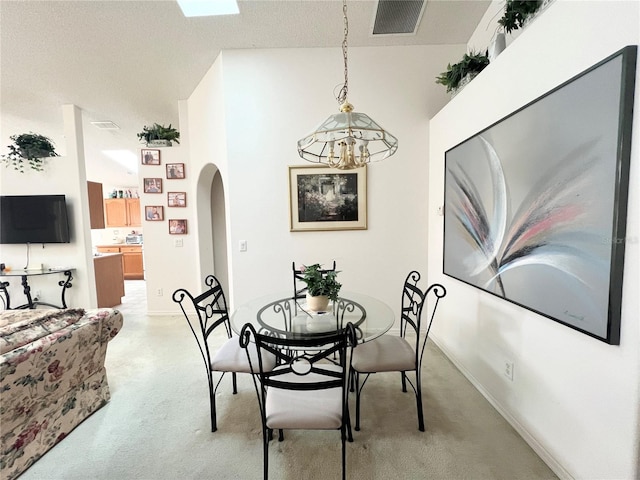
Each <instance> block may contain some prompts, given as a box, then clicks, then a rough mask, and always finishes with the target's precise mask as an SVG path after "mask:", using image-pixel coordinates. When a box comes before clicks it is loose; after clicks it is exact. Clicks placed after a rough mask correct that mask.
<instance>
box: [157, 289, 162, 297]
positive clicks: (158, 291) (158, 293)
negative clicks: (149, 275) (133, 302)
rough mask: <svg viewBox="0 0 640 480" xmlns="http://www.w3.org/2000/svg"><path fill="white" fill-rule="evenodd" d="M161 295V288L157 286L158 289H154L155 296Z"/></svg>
mask: <svg viewBox="0 0 640 480" xmlns="http://www.w3.org/2000/svg"><path fill="white" fill-rule="evenodd" d="M162 295H163V292H162V289H161V288H158V289H157V290H156V296H157V297H161V296H162Z"/></svg>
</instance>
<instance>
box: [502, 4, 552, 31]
mask: <svg viewBox="0 0 640 480" xmlns="http://www.w3.org/2000/svg"><path fill="white" fill-rule="evenodd" d="M541 6H542V0H507V1H506V3H505V6H504V14H503V15H502V18H500V20H498V24H500V25H501V26H502V27H503V28H504V30H505V31H506V32H507V33H511V32H512V31H513V30H518V28H522V27H523V26H524V24H525V23H526V20H527V19H528V18H530V17H531V16H532V15H533V14H534V13H536V12H537V11H538V10H539V9H540V7H541Z"/></svg>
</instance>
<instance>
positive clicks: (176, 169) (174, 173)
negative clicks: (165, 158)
mask: <svg viewBox="0 0 640 480" xmlns="http://www.w3.org/2000/svg"><path fill="white" fill-rule="evenodd" d="M167 178H169V179H182V178H184V163H167Z"/></svg>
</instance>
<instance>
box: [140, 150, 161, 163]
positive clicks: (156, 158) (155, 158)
mask: <svg viewBox="0 0 640 480" xmlns="http://www.w3.org/2000/svg"><path fill="white" fill-rule="evenodd" d="M140 158H141V159H142V164H143V165H160V150H152V149H148V148H143V149H142V150H140Z"/></svg>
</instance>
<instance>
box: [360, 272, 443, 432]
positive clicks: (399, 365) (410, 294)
mask: <svg viewBox="0 0 640 480" xmlns="http://www.w3.org/2000/svg"><path fill="white" fill-rule="evenodd" d="M419 281H420V274H419V273H418V272H416V271H412V272H411V273H409V275H408V276H407V278H406V280H405V282H404V287H403V289H402V312H401V315H400V336H397V335H391V334H386V335H382V336H381V337H378V338H376V339H374V340H371V341H369V342H365V343H361V344H359V345H358V346H357V347H356V348H354V350H353V361H352V368H353V372H354V375H355V390H356V426H355V428H356V430H360V397H361V394H362V389H363V388H364V386H365V384H366V382H367V380H368V379H369V376H370V375H371V374H372V373H380V372H400V375H401V379H402V391H403V392H406V391H407V382H408V383H409V385H411V387H412V388H413V391H414V393H415V395H416V403H417V409H418V429H419V430H420V431H421V432H424V415H423V413H422V381H421V368H422V358H423V356H424V351H425V346H426V344H427V338H428V336H429V330H430V329H431V324H432V322H433V318H434V316H435V313H436V309H437V307H438V302H439V301H440V299H441V298H442V297H444V296H445V295H446V293H447V291H446V290H445V288H444V287H443V286H442V285H440V284H437V283H435V284H433V285H431V286H430V287H429V288H428V289H427V290H426V291H423V290H421V289H420V287H419V286H418V282H419ZM430 293H433V301H432V302H431V304H430V305H429V306H430V307H431V308H430V314H429V315H428V316H427V317H426V321H423V320H422V313H423V308H424V307H425V304H427V303H428V298H429V294H430ZM407 334H409V335H407ZM407 372H414V374H415V384H414V383H413V382H412V381H411V379H410V378H409V377H408V376H407ZM360 375H364V381H363V382H362V383H360Z"/></svg>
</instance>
